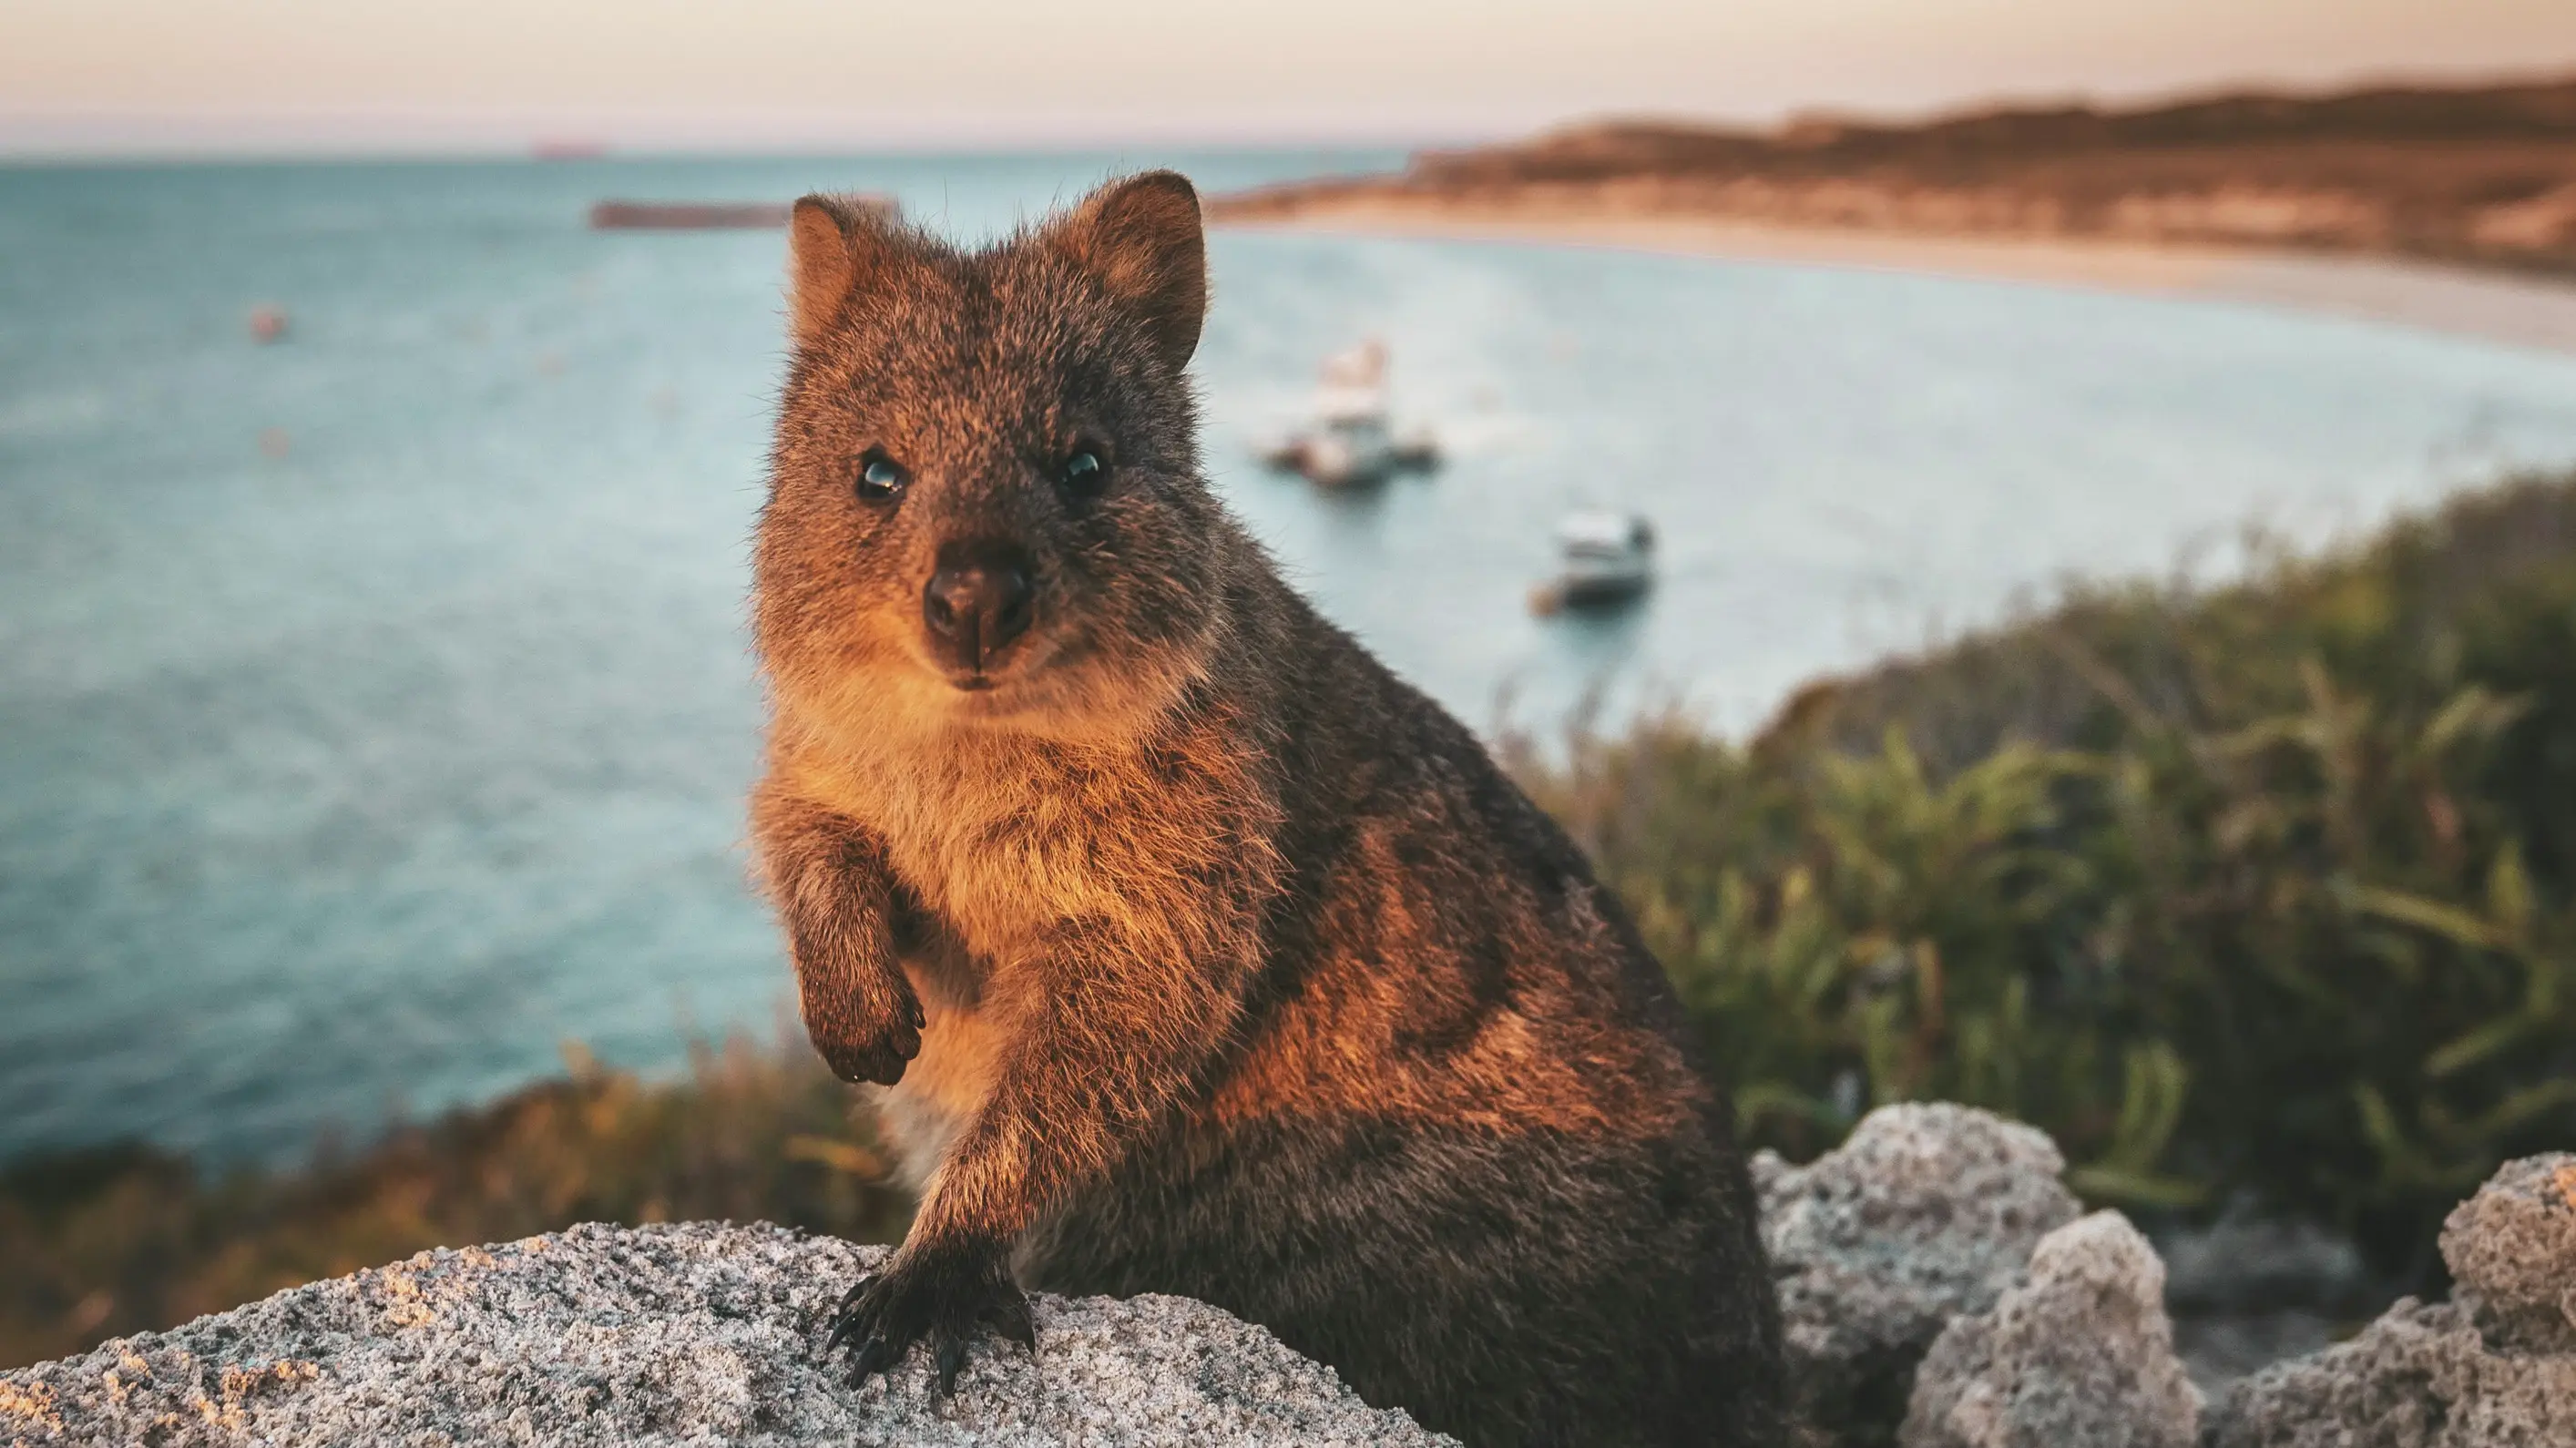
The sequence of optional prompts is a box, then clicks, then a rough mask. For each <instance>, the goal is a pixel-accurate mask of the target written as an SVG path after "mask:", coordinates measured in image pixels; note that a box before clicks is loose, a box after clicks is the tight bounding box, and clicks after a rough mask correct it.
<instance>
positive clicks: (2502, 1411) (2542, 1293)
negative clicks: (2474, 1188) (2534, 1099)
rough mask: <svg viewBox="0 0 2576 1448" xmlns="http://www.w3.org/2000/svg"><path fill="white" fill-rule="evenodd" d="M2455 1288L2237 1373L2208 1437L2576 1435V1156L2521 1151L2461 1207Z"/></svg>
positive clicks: (2422, 1444) (2411, 1442)
mask: <svg viewBox="0 0 2576 1448" xmlns="http://www.w3.org/2000/svg"><path fill="white" fill-rule="evenodd" d="M2442 1258H2443V1260H2444V1261H2445V1262H2447V1263H2448V1264H2449V1265H2450V1268H2451V1274H2452V1277H2453V1279H2454V1281H2455V1283H2456V1288H2455V1291H2454V1294H2453V1300H2452V1301H2450V1302H2447V1303H2440V1304H2425V1303H2420V1302H2417V1301H2415V1300H2413V1299H2412V1298H2409V1299H2407V1300H2405V1301H2402V1302H2400V1303H2398V1304H2397V1305H2396V1306H2395V1307H2392V1308H2390V1309H2389V1310H2388V1311H2387V1312H2386V1313H2385V1314H2384V1315H2382V1316H2381V1317H2380V1318H2379V1320H2378V1321H2376V1322H2373V1323H2372V1324H2371V1325H2370V1326H2369V1327H2367V1328H2365V1329H2363V1331H2362V1333H2361V1335H2360V1336H2359V1337H2356V1338H2354V1339H2353V1340H2352V1341H2350V1342H2347V1343H2343V1344H2341V1345H2339V1346H2336V1347H2332V1348H2328V1349H2327V1350H2325V1351H2324V1352H2321V1353H2316V1354H2314V1355H2312V1356H2309V1357H2304V1358H2299V1359H2296V1360H2294V1361H2291V1362H2286V1363H2280V1364H2277V1365H2275V1366H2273V1367H2271V1368H2268V1369H2266V1370H2264V1371H2263V1372H2260V1373H2257V1374H2256V1375H2254V1376H2253V1377H2251V1378H2248V1379H2246V1380H2245V1381H2244V1382H2241V1383H2239V1384H2237V1385H2236V1387H2235V1388H2234V1389H2233V1390H2231V1391H2230V1392H2229V1393H2228V1394H2227V1395H2226V1396H2225V1397H2224V1398H2223V1399H2221V1400H2220V1402H2219V1403H2218V1404H2217V1405H2216V1407H2215V1409H2214V1410H2213V1411H2212V1412H2211V1414H2210V1423H2209V1430H2208V1432H2207V1434H2206V1435H2205V1436H2204V1438H2203V1440H2202V1441H2203V1442H2204V1443H2205V1444H2206V1445H2208V1448H2556V1445H2560V1444H2576V1156H2569V1155H2565V1154H2555V1155H2550V1156H2539V1157H2530V1158H2526V1159H2524V1160H2522V1161H2517V1162H2511V1163H2508V1164H2507V1165H2506V1166H2505V1167H2504V1168H2503V1169H2502V1170H2500V1171H2498V1172H2497V1173H2496V1174H2495V1175H2494V1177H2492V1178H2490V1179H2489V1180H2488V1182H2487V1184H2486V1185H2485V1186H2484V1187H2483V1188H2481V1189H2480V1190H2479V1192H2478V1194H2477V1195H2476V1196H2475V1197H2473V1198H2471V1199H2470V1200H2469V1201H2467V1202H2465V1203H2463V1204H2462V1205H2461V1206H2460V1208H2459V1209H2458V1210H2456V1211H2454V1212H2452V1213H2451V1216H2450V1220H2449V1221H2448V1222H2447V1223H2445V1224H2444V1227H2443V1231H2442Z"/></svg>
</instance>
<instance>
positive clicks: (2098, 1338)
mask: <svg viewBox="0 0 2576 1448" xmlns="http://www.w3.org/2000/svg"><path fill="white" fill-rule="evenodd" d="M2164 1292H2165V1269H2164V1264H2163V1263H2162V1262H2161V1261H2159V1260H2158V1259H2157V1257H2156V1252H2155V1249H2154V1248H2153V1247H2151V1246H2149V1245H2148V1243H2147V1239H2146V1238H2145V1237H2144V1236H2142V1235H2140V1234H2139V1232H2138V1229H2137V1228H2135V1227H2133V1226H2131V1225H2129V1219H2128V1218H2126V1217H2123V1216H2121V1215H2120V1214H2119V1213H2117V1212H2096V1213H2094V1214H2093V1215H2092V1216H2089V1217H2086V1218H2084V1219H2082V1220H2081V1221H2077V1222H2074V1223H2072V1224H2070V1225H2068V1226H2064V1227H2060V1228H2058V1229H2057V1230H2056V1231H2054V1232H2051V1233H2049V1234H2048V1235H2047V1236H2046V1237H2045V1238H2043V1239H2041V1241H2040V1244H2039V1246H2038V1248H2037V1250H2035V1251H2033V1252H2032V1253H2031V1258H2030V1267H2029V1270H2028V1274H2027V1276H2026V1278H2025V1280H2024V1281H2023V1282H2022V1283H2021V1284H2020V1285H2018V1286H2016V1287H2013V1288H2012V1289H2010V1290H2008V1291H2006V1292H2005V1293H2004V1294H2003V1296H2002V1297H2001V1298H2000V1299H1998V1300H1997V1301H1996V1303H1995V1305H1994V1308H1993V1310H1991V1311H1988V1312H1982V1313H1975V1314H1971V1315H1968V1316H1963V1317H1959V1318H1956V1319H1954V1320H1952V1322H1951V1323H1950V1325H1949V1327H1948V1328H1946V1329H1944V1330H1943V1332H1942V1333H1941V1336H1940V1337H1939V1338H1938V1339H1937V1340H1935V1341H1934V1342H1933V1344H1932V1350H1931V1351H1930V1352H1929V1353H1927V1354H1925V1355H1924V1358H1923V1364H1922V1366H1921V1368H1919V1369H1918V1370H1917V1371H1916V1373H1915V1379H1914V1395H1913V1400H1912V1403H1911V1404H1910V1406H1909V1407H1908V1408H1907V1410H1906V1415H1905V1424H1904V1427H1903V1428H1902V1429H1901V1430H1900V1432H1899V1434H1898V1441H1899V1442H1901V1443H1902V1444H1904V1445H1905V1448H2191V1444H2192V1443H2193V1442H2194V1440H2195V1439H2197V1438H2198V1436H2199V1433H2200V1397H2199V1395H2198V1394H2197V1393H2196V1392H2194V1391H2193V1389H2192V1386H2191V1380H2190V1379H2189V1377H2187V1376H2186V1375H2185V1374H2184V1372H2183V1367H2182V1362H2181V1360H2180V1359H2179V1358H2177V1357H2176V1356H2175V1355H2174V1346H2173V1325H2172V1324H2171V1323H2170V1322H2168V1321H2167V1320H2166V1318H2165V1307H2164Z"/></svg>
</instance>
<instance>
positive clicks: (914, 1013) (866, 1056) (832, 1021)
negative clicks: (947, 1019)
mask: <svg viewBox="0 0 2576 1448" xmlns="http://www.w3.org/2000/svg"><path fill="white" fill-rule="evenodd" d="M925 1024H927V1018H926V1017H924V1016H923V1015H922V1013H921V1002H920V1001H918V1000H916V999H914V998H913V996H912V994H911V993H910V992H906V993H904V995H903V996H901V997H900V998H898V999H896V1000H892V1001H888V1002H886V1003H885V1008H883V1009H880V1010H876V1011H872V1012H865V1013H862V1012H860V1011H857V1010H854V1009H850V1008H848V1007H844V1008H843V1009H841V1010H838V1011H835V1012H833V1013H832V1015H831V1016H830V1017H829V1018H826V1019H822V1020H809V1021H807V1022H806V1034H807V1035H808V1036H810V1037H812V1038H813V1041H814V1049H815V1050H817V1051H819V1052H821V1053H822V1056H823V1064H825V1065H827V1066H829V1067H831V1068H832V1074H833V1075H835V1076H838V1077H840V1078H841V1079H842V1080H844V1081H851V1082H858V1081H873V1082H875V1083H876V1084H878V1085H880V1086H891V1085H893V1084H894V1083H896V1082H897V1081H900V1080H902V1079H903V1067H904V1063H905V1062H907V1061H910V1060H911V1059H912V1058H913V1057H915V1056H918V1055H920V1054H921V1028H922V1027H923V1025H925Z"/></svg>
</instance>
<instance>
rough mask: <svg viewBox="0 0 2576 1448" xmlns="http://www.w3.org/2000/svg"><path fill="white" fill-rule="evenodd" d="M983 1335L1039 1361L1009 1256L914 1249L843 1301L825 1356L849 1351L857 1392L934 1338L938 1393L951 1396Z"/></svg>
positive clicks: (858, 1285) (1034, 1322)
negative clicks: (984, 1331) (841, 1349)
mask: <svg viewBox="0 0 2576 1448" xmlns="http://www.w3.org/2000/svg"><path fill="white" fill-rule="evenodd" d="M979 1328H990V1329H992V1331H993V1332H994V1333H995V1334H997V1335H999V1336H1000V1337H1002V1338H1004V1339H1006V1340H1008V1341H1011V1342H1016V1343H1018V1344H1019V1345H1020V1346H1022V1347H1025V1348H1027V1349H1028V1350H1029V1352H1030V1353H1031V1354H1032V1355H1035V1354H1036V1352H1037V1350H1038V1328H1037V1320H1036V1319H1035V1318H1033V1317H1031V1316H1030V1315H1029V1299H1028V1297H1027V1296H1026V1295H1025V1294H1023V1293H1022V1292H1021V1291H1020V1289H1019V1285H1018V1284H1017V1283H1015V1282H1013V1281H1012V1280H1011V1273H1010V1269H1009V1268H1008V1267H1007V1266H1006V1265H1004V1261H1003V1257H1002V1254H1001V1253H1000V1252H998V1251H994V1250H990V1249H984V1248H977V1249H970V1250H951V1251H942V1252H927V1253H916V1252H914V1251H913V1250H912V1249H911V1248H909V1247H907V1248H905V1249H904V1250H903V1251H901V1252H899V1253H897V1254H896V1256H895V1259H894V1261H893V1262H891V1263H889V1264H887V1266H886V1269H885V1270H884V1271H883V1272H871V1273H869V1274H868V1275H867V1276H865V1277H862V1278H860V1279H859V1280H858V1281H857V1282H856V1283H855V1284H853V1285H852V1286H851V1288H850V1290H849V1291H848V1292H847V1293H846V1294H844V1295H843V1296H842V1298H841V1305H840V1306H839V1307H838V1308H836V1309H834V1310H833V1313H832V1335H831V1336H830V1337H828V1338H825V1339H824V1340H823V1351H824V1353H825V1354H827V1355H828V1354H829V1353H831V1351H832V1350H833V1349H835V1348H837V1347H840V1346H842V1345H844V1344H847V1345H848V1347H849V1349H850V1385H851V1386H852V1387H857V1386H859V1385H860V1384H862V1383H865V1382H866V1381H867V1380H868V1376H869V1375H870V1374H872V1373H878V1372H883V1371H885V1370H886V1369H889V1368H891V1367H893V1366H894V1365H895V1364H897V1363H899V1362H902V1361H903V1355H904V1354H905V1353H907V1352H909V1351H911V1350H912V1345H913V1344H914V1343H917V1342H919V1341H921V1340H922V1339H923V1338H924V1337H928V1338H929V1339H930V1354H931V1362H932V1364H933V1366H935V1367H936V1368H937V1369H938V1371H939V1379H938V1393H939V1395H940V1396H941V1397H946V1396H948V1395H950V1394H952V1393H954V1392H956V1391H957V1373H958V1370H959V1369H961V1368H963V1367H965V1366H966V1346H967V1344H968V1343H970V1342H972V1341H973V1340H974V1338H975V1334H976V1332H977V1330H978V1329H979Z"/></svg>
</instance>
